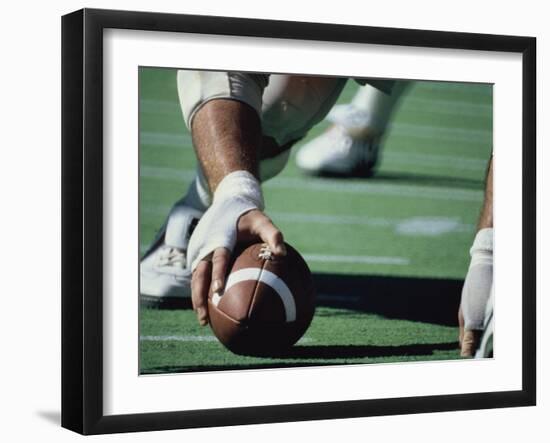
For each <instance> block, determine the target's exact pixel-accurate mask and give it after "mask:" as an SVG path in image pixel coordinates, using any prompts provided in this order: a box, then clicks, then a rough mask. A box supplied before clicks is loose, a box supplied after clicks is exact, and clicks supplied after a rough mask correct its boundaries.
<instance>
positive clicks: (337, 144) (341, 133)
mask: <svg viewBox="0 0 550 443" xmlns="http://www.w3.org/2000/svg"><path fill="white" fill-rule="evenodd" d="M327 135H328V137H329V140H330V141H329V143H327V144H326V145H325V146H327V147H328V148H329V149H330V150H332V151H338V152H342V153H344V154H347V153H348V152H349V150H350V148H351V145H352V144H353V140H352V138H351V137H350V136H349V135H348V134H347V133H346V131H345V130H344V128H342V127H341V126H339V125H336V126H334V127H333V128H332V129H331V130H330V131H329V132H328V134H327Z"/></svg>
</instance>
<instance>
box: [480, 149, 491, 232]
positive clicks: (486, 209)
mask: <svg viewBox="0 0 550 443" xmlns="http://www.w3.org/2000/svg"><path fill="white" fill-rule="evenodd" d="M492 227H493V158H492V157H491V160H490V161H489V167H488V169H487V179H486V183H485V198H484V200H483V207H482V208H481V214H480V216H479V221H478V224H477V229H478V230H481V229H484V228H492Z"/></svg>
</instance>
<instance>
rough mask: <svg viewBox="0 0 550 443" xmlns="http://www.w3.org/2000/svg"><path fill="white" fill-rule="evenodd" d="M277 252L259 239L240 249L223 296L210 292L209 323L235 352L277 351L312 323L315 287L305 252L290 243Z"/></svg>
mask: <svg viewBox="0 0 550 443" xmlns="http://www.w3.org/2000/svg"><path fill="white" fill-rule="evenodd" d="M286 249H287V255H286V256H284V257H275V256H274V255H273V254H271V251H270V250H269V248H267V246H266V245H265V244H262V243H256V244H253V245H252V246H249V247H247V248H246V249H244V250H243V251H242V252H240V253H236V254H235V256H234V261H233V263H232V265H231V266H230V269H231V270H230V272H229V274H228V276H227V279H226V285H225V291H224V293H223V295H221V296H220V295H217V294H210V296H209V298H208V314H209V318H210V326H211V328H212V330H213V331H214V334H215V335H216V337H218V339H219V340H220V341H221V342H222V343H223V344H224V345H225V346H226V347H227V348H228V349H229V350H231V351H233V352H235V353H237V354H246V355H273V354H276V353H278V352H281V351H284V350H285V349H288V348H289V347H291V346H292V345H293V344H294V343H296V342H297V341H298V340H299V339H300V337H302V335H303V334H304V333H305V331H306V329H307V328H308V327H309V324H310V323H311V319H312V318H313V313H314V311H315V291H314V288H313V281H312V278H311V272H310V270H309V268H308V266H307V264H306V262H305V261H304V259H303V258H302V256H301V255H300V254H299V253H298V251H296V250H295V249H294V248H293V247H292V246H290V245H288V244H286Z"/></svg>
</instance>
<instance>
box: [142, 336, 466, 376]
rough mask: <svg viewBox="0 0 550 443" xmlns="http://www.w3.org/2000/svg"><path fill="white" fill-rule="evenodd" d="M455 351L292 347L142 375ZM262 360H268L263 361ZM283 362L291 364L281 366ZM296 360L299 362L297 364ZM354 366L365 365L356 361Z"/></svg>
mask: <svg viewBox="0 0 550 443" xmlns="http://www.w3.org/2000/svg"><path fill="white" fill-rule="evenodd" d="M455 349H458V343H456V342H454V343H425V344H411V345H399V346H372V345H368V346H366V345H327V346H323V345H318V346H294V347H293V348H291V349H289V350H287V351H284V352H280V353H278V354H277V355H271V356H267V355H266V356H259V357H261V358H262V362H261V363H253V362H251V363H243V364H230V365H204V366H202V365H199V366H179V367H178V366H157V367H154V368H149V369H148V370H147V371H146V372H145V373H144V374H157V373H170V372H196V371H223V370H231V369H266V368H285V367H289V366H291V367H300V366H322V365H334V364H338V363H342V362H341V361H339V360H346V362H345V363H346V364H350V363H351V364H353V363H355V362H353V360H354V359H365V358H377V357H404V356H410V355H414V356H427V355H433V353H434V352H435V351H452V350H455ZM266 359H269V360H271V362H270V361H266ZM283 360H291V362H288V363H283V362H282V361H283ZM300 360H303V362H301V361H300ZM356 363H366V362H365V361H357V362H356Z"/></svg>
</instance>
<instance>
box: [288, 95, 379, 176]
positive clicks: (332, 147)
mask: <svg viewBox="0 0 550 443" xmlns="http://www.w3.org/2000/svg"><path fill="white" fill-rule="evenodd" d="M326 119H327V120H328V121H329V122H332V123H333V126H332V127H331V128H329V129H328V130H327V131H326V132H324V133H323V134H321V135H320V136H318V137H317V138H314V139H313V140H311V141H310V142H309V143H306V144H305V145H304V146H302V148H301V149H300V150H299V151H298V153H297V155H296V164H297V165H298V167H299V168H300V169H301V170H302V171H303V172H305V173H307V174H311V175H321V176H322V175H328V176H331V175H332V176H344V177H350V176H351V177H354V176H355V177H357V176H358V177H370V176H371V175H372V174H373V173H374V169H375V167H376V164H377V162H378V156H379V155H378V154H379V150H380V139H381V136H382V134H383V132H384V126H383V125H382V123H381V122H379V121H377V119H376V118H375V116H374V115H373V114H371V113H369V112H367V111H364V110H361V109H358V108H357V107H355V106H354V105H353V104H348V105H336V106H334V107H333V108H332V110H331V111H330V112H329V114H328V115H327V117H326Z"/></svg>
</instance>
